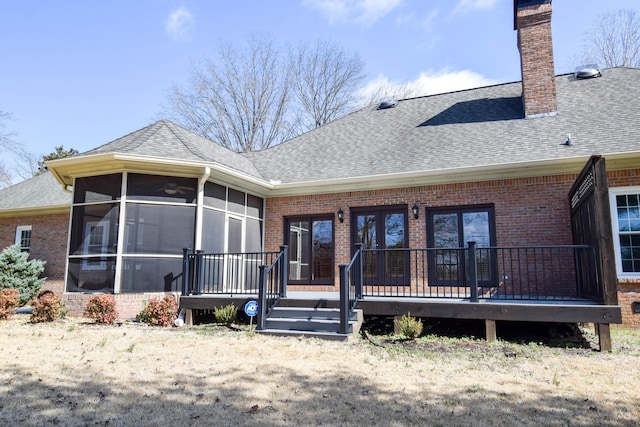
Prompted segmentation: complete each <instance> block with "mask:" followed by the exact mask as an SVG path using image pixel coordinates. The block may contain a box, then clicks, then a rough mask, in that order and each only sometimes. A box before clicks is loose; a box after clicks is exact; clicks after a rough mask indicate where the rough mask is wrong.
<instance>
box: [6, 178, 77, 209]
mask: <svg viewBox="0 0 640 427" xmlns="http://www.w3.org/2000/svg"><path fill="white" fill-rule="evenodd" d="M69 205H71V193H69V192H67V191H64V190H63V188H62V186H61V185H60V184H59V183H58V181H56V179H55V178H54V177H53V175H51V174H50V173H49V172H46V173H43V174H42V175H38V176H35V177H33V178H31V179H27V180H26V181H22V182H20V183H18V184H15V185H12V186H11V187H8V188H5V189H3V190H0V213H3V212H2V211H7V212H8V211H12V212H15V211H19V210H28V209H61V210H64V209H66V210H68V209H69Z"/></svg>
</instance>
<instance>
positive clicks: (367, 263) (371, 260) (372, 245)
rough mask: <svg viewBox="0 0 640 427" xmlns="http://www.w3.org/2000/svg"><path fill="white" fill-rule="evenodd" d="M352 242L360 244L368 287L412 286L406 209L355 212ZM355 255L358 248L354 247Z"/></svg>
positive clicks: (361, 210) (390, 208) (365, 209)
mask: <svg viewBox="0 0 640 427" xmlns="http://www.w3.org/2000/svg"><path fill="white" fill-rule="evenodd" d="M352 212H353V220H352V224H353V226H352V237H351V241H352V242H354V244H355V243H361V244H362V249H363V250H365V251H364V252H363V259H362V261H363V263H362V272H363V280H364V284H365V285H380V286H401V285H407V284H408V282H409V266H408V262H409V256H408V254H407V252H406V251H405V249H406V248H408V246H409V245H408V235H407V232H406V231H407V230H406V227H407V226H406V224H407V208H406V206H402V207H398V206H394V207H373V208H364V209H352ZM354 251H355V246H354Z"/></svg>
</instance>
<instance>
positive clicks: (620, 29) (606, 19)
mask: <svg viewBox="0 0 640 427" xmlns="http://www.w3.org/2000/svg"><path fill="white" fill-rule="evenodd" d="M586 40H587V44H586V46H585V49H584V55H583V56H584V61H585V63H595V64H598V65H599V66H602V67H618V66H624V67H640V18H639V17H638V15H637V14H636V11H635V10H633V9H621V10H618V11H617V12H608V13H605V14H602V15H600V17H599V18H598V20H597V21H596V25H595V26H594V28H593V29H591V30H590V31H589V32H588V33H587V34H586Z"/></svg>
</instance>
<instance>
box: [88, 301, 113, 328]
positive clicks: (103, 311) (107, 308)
mask: <svg viewBox="0 0 640 427" xmlns="http://www.w3.org/2000/svg"><path fill="white" fill-rule="evenodd" d="M84 315H85V317H88V318H90V319H93V320H95V321H96V323H102V324H105V325H113V322H115V321H116V319H117V318H118V311H117V310H116V300H115V299H114V298H113V295H106V294H105V295H94V296H92V297H91V298H90V299H89V302H88V303H87V306H86V307H85V309H84Z"/></svg>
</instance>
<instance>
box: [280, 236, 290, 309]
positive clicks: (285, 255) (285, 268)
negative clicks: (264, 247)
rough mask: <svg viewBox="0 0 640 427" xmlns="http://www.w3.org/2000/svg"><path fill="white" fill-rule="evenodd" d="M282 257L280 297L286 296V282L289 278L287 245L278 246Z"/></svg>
mask: <svg viewBox="0 0 640 427" xmlns="http://www.w3.org/2000/svg"><path fill="white" fill-rule="evenodd" d="M280 252H282V258H281V259H280V297H281V298H286V297H287V284H288V280H289V247H288V246H287V245H282V246H280Z"/></svg>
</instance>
